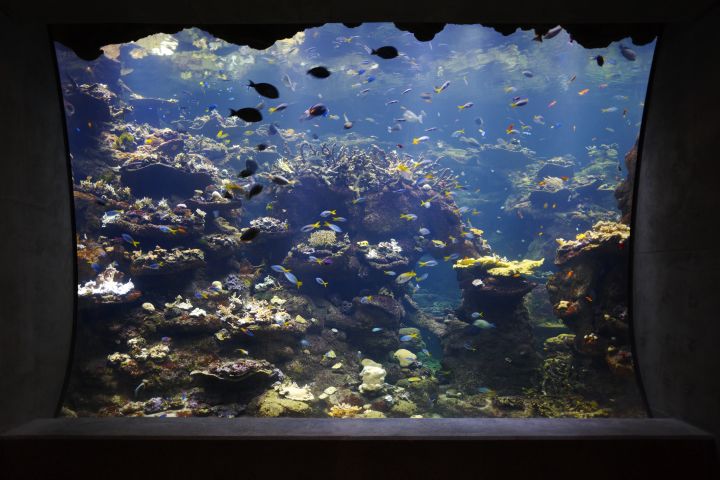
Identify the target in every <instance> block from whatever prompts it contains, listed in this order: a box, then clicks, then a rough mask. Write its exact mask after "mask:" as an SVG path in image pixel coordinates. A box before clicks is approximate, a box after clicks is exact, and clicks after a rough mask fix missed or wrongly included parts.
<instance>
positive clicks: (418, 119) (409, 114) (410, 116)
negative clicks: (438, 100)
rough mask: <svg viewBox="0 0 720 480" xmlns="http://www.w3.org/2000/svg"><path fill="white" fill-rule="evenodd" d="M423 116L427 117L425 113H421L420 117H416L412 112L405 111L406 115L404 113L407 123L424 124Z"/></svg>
mask: <svg viewBox="0 0 720 480" xmlns="http://www.w3.org/2000/svg"><path fill="white" fill-rule="evenodd" d="M423 116H425V112H420V115H416V114H415V112H413V111H412V110H405V113H403V118H404V119H405V121H407V122H410V123H423Z"/></svg>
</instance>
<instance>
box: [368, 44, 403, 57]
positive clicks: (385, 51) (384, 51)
mask: <svg viewBox="0 0 720 480" xmlns="http://www.w3.org/2000/svg"><path fill="white" fill-rule="evenodd" d="M370 54H372V55H377V56H378V57H380V58H384V59H385V60H390V59H391V58H395V57H397V56H398V51H397V48H395V47H391V46H389V45H388V46H386V47H380V48H378V49H376V50H373V51H372V52H370Z"/></svg>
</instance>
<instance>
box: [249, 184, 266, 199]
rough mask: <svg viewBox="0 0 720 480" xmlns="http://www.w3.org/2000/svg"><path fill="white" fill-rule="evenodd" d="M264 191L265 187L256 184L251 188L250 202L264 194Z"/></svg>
mask: <svg viewBox="0 0 720 480" xmlns="http://www.w3.org/2000/svg"><path fill="white" fill-rule="evenodd" d="M262 190H263V186H262V185H260V184H259V183H256V184H255V185H253V186H252V187H251V188H250V191H249V192H248V193H247V198H248V200H250V199H251V198H253V197H254V196H256V195H259V194H260V192H262Z"/></svg>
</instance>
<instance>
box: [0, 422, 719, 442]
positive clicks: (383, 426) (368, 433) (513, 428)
mask: <svg viewBox="0 0 720 480" xmlns="http://www.w3.org/2000/svg"><path fill="white" fill-rule="evenodd" d="M37 437H45V438H51V439H70V438H77V439H87V438H107V439H122V438H127V439H136V440H140V439H173V440H175V439H197V440H205V439H222V440H234V439H252V440H328V439H332V440H345V441H356V440H388V439H392V440H400V439H403V440H416V441H417V440H518V439H522V440H594V439H603V438H605V439H606V438H616V439H620V438H622V439H649V438H652V439H681V438H682V439H689V440H705V441H707V440H709V441H711V442H712V436H711V435H709V434H707V433H705V432H703V431H702V430H700V429H698V428H695V427H693V426H691V425H688V424H687V423H684V422H681V421H678V420H673V419H588V420H576V419H547V418H530V419H525V418H523V419H498V418H484V419H475V418H468V419H465V418H447V419H401V418H387V419H331V418H315V419H313V418H308V419H306V418H282V419H277V418H234V419H226V418H75V419H69V418H64V419H39V420H34V421H31V422H29V423H27V424H25V425H22V426H20V427H18V428H15V429H13V430H10V431H9V432H6V433H5V434H3V435H2V436H0V438H2V439H29V438H37Z"/></svg>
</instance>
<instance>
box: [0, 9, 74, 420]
mask: <svg viewBox="0 0 720 480" xmlns="http://www.w3.org/2000/svg"><path fill="white" fill-rule="evenodd" d="M59 106H60V103H59V100H58V91H57V82H56V78H55V74H54V63H53V58H52V56H51V49H50V43H49V40H48V38H47V33H46V29H45V27H44V26H41V25H38V24H35V25H18V24H13V23H10V22H9V21H7V19H5V17H3V16H2V15H0V165H2V168H1V170H0V179H1V182H0V205H2V214H1V215H0V430H2V429H3V428H5V427H8V426H10V425H13V424H17V423H20V422H22V421H25V420H28V419H31V418H35V417H48V416H52V415H53V414H54V410H55V407H56V405H57V402H58V397H59V395H60V390H61V388H62V382H63V376H64V374H65V369H66V365H67V358H68V351H69V346H70V334H71V327H72V318H73V288H74V285H73V283H74V281H73V250H72V249H73V246H72V232H71V229H70V225H71V224H70V197H69V186H68V177H67V162H66V158H65V146H64V140H63V138H64V137H63V135H64V132H63V130H62V123H61V117H60V115H61V113H60V111H59Z"/></svg>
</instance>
